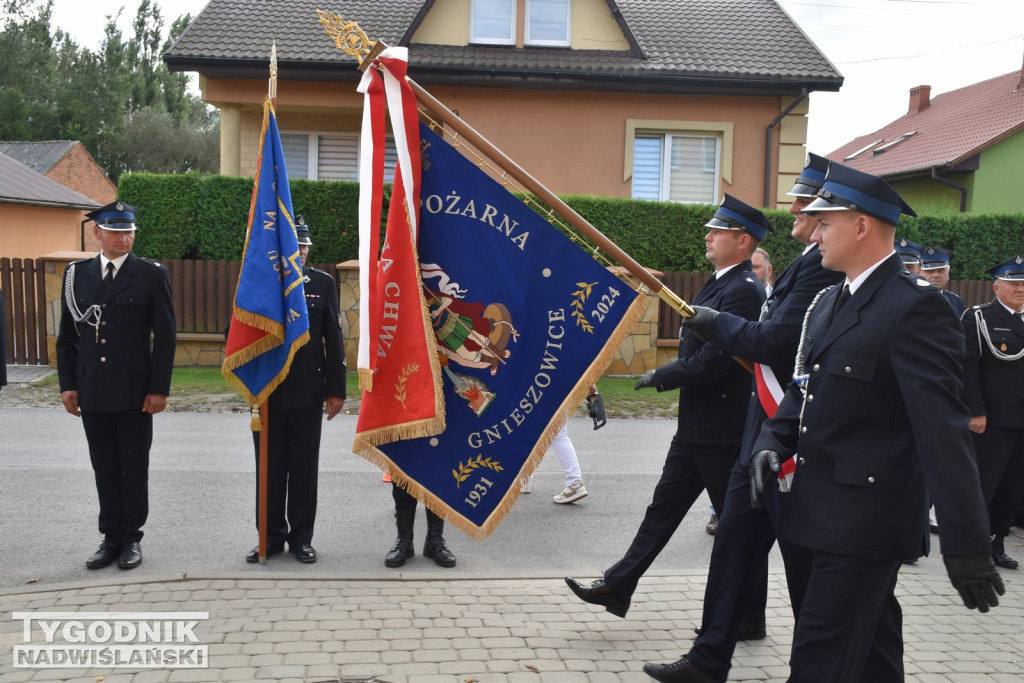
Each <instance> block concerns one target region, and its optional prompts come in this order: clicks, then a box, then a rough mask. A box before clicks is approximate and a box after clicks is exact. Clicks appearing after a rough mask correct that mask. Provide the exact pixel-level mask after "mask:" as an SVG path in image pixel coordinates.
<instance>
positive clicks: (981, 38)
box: [53, 0, 1024, 154]
mask: <svg viewBox="0 0 1024 683" xmlns="http://www.w3.org/2000/svg"><path fill="white" fill-rule="evenodd" d="M383 1H386V0H382V2H383ZM681 1H682V0H681ZM156 4H157V5H158V6H159V7H160V10H161V14H163V16H164V20H165V21H164V23H165V26H167V27H169V26H170V24H171V22H172V21H173V20H174V19H176V18H177V17H179V16H181V15H182V14H185V13H191V14H192V15H193V16H195V15H196V14H198V13H199V11H200V10H201V9H202V8H203V7H204V6H205V5H206V0H156ZM342 4H344V3H343V1H342V0H335V2H333V3H332V2H324V9H333V10H335V11H337V9H338V6H339V5H342ZM779 4H781V5H782V7H783V8H784V9H785V10H786V11H787V12H788V13H789V14H790V16H792V17H793V19H794V20H795V21H796V22H797V24H799V26H800V27H801V28H802V29H803V30H804V32H805V33H807V35H808V36H810V37H811V39H812V40H813V41H814V42H815V43H816V44H817V45H818V47H819V48H820V49H821V50H822V52H824V53H825V56H826V57H828V58H829V60H831V61H832V63H833V64H835V65H836V67H837V68H838V69H839V71H840V72H841V73H842V74H843V75H844V76H845V77H846V82H845V84H844V85H843V87H842V89H841V90H840V92H838V93H820V92H819V93H812V95H811V115H810V124H809V130H808V141H807V146H808V149H809V150H810V151H813V152H816V153H819V154H827V153H829V152H831V151H832V150H834V149H836V148H837V147H839V146H840V145H842V144H844V143H846V142H848V141H849V140H851V139H853V138H854V137H857V136H858V135H866V134H868V133H871V132H873V131H875V130H877V129H878V128H881V127H882V126H884V125H885V124H887V123H889V122H890V121H893V120H894V119H896V118H898V117H899V116H901V115H902V114H904V113H906V110H907V104H908V100H909V92H910V88H911V87H913V86H916V85H930V86H932V96H933V97H934V96H935V95H938V94H940V93H943V92H947V91H949V90H953V89H956V88H960V87H963V86H965V85H969V84H971V83H977V82H978V81H982V80H985V79H987V78H992V77H994V76H999V75H1001V74H1005V73H1008V72H1010V71H1016V70H1018V69H1020V68H1021V62H1022V59H1024V0H779ZM138 6H139V3H138V2H137V1H135V0H132V1H131V2H126V1H125V0H88V1H86V0H54V3H53V25H54V26H59V27H60V28H63V29H64V30H66V31H68V32H69V33H71V35H72V36H73V37H74V38H75V39H76V41H77V42H78V43H79V44H80V45H83V46H85V47H89V48H91V49H96V48H98V47H99V44H100V42H101V41H102V39H103V26H104V25H105V23H106V18H105V17H106V15H113V14H116V13H117V11H118V9H119V8H121V7H124V11H123V12H122V13H121V21H120V26H121V30H122V32H123V33H124V34H125V35H130V34H131V30H132V29H131V22H132V19H133V18H134V17H135V12H136V10H137V9H138ZM412 57H413V59H415V54H413V56H412Z"/></svg>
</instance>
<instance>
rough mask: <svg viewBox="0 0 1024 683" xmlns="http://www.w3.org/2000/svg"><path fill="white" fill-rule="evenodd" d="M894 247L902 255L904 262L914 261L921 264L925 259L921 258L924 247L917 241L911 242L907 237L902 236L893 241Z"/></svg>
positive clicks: (901, 258)
mask: <svg viewBox="0 0 1024 683" xmlns="http://www.w3.org/2000/svg"><path fill="white" fill-rule="evenodd" d="M892 248H893V249H895V250H896V253H897V254H899V255H900V261H903V263H904V264H907V263H913V264H916V265H921V262H922V260H923V259H922V258H921V252H922V248H921V245H920V244H918V243H917V242H911V241H910V240H908V239H907V238H906V237H901V238H900V239H898V240H896V241H895V242H893V243H892Z"/></svg>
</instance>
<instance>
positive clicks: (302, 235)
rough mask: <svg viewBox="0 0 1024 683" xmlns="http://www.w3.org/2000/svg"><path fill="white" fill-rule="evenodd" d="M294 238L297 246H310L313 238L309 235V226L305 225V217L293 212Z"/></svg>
mask: <svg viewBox="0 0 1024 683" xmlns="http://www.w3.org/2000/svg"><path fill="white" fill-rule="evenodd" d="M295 238H296V239H297V240H298V242H299V246H300V247H301V246H306V247H311V246H313V240H312V239H310V237H309V226H308V225H306V219H305V218H303V217H302V214H298V213H297V214H295Z"/></svg>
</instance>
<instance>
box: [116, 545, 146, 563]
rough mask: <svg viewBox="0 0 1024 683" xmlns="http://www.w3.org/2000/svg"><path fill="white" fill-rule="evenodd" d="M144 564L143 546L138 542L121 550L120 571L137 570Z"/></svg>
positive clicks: (118, 561) (118, 559)
mask: <svg viewBox="0 0 1024 683" xmlns="http://www.w3.org/2000/svg"><path fill="white" fill-rule="evenodd" d="M140 564H142V546H140V545H139V542H138V541H132V542H131V543H126V544H125V546H124V547H123V548H122V549H121V557H119V558H117V567H118V569H135V568H136V567H138V566H139V565H140Z"/></svg>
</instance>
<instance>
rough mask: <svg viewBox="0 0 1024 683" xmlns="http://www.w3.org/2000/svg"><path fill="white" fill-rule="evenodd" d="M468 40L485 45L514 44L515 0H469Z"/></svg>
mask: <svg viewBox="0 0 1024 683" xmlns="http://www.w3.org/2000/svg"><path fill="white" fill-rule="evenodd" d="M469 40H470V42H471V43H481V44H485V45H515V42H516V0H471V3H470V20H469Z"/></svg>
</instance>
